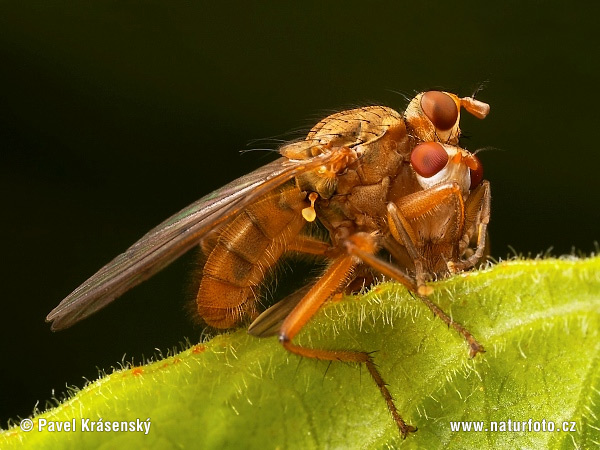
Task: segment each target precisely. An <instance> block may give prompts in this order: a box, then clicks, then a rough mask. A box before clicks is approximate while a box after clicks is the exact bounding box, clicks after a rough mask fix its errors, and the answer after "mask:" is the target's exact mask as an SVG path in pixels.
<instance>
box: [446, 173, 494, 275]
mask: <svg viewBox="0 0 600 450" xmlns="http://www.w3.org/2000/svg"><path fill="white" fill-rule="evenodd" d="M491 199H492V195H491V191H490V183H489V182H488V181H483V182H482V183H481V185H480V186H479V187H478V188H477V189H476V190H474V191H473V192H472V193H471V194H470V196H469V199H468V200H467V202H466V204H465V211H466V227H465V228H466V230H465V231H466V232H465V235H464V236H463V239H462V242H463V243H464V244H463V245H464V248H465V249H466V248H467V247H468V245H469V242H470V241H471V236H472V235H473V233H474V232H475V231H476V232H477V247H476V248H475V252H474V253H473V254H472V255H471V256H470V257H468V258H467V259H461V260H458V261H448V270H449V271H450V272H452V273H456V272H460V271H461V270H466V269H470V268H471V267H473V266H474V265H475V264H477V263H478V262H479V261H480V260H481V258H482V257H483V255H484V252H485V245H486V237H487V226H488V223H489V222H490V204H491Z"/></svg>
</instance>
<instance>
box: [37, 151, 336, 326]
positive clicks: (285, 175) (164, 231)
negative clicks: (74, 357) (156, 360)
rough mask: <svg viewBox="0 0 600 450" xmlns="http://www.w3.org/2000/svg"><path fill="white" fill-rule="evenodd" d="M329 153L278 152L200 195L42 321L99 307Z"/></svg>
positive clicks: (61, 322) (66, 322)
mask: <svg viewBox="0 0 600 450" xmlns="http://www.w3.org/2000/svg"><path fill="white" fill-rule="evenodd" d="M333 156H334V154H333V153H326V154H323V155H320V156H317V157H314V158H312V159H310V160H304V161H292V160H289V159H287V158H280V159H278V160H276V161H273V162H272V163H270V164H267V165H265V166H263V167H261V168H259V169H257V170H255V171H254V172H251V173H249V174H248V175H245V176H243V177H241V178H238V179H237V180H235V181H233V182H231V183H229V184H227V185H226V186H223V187H222V188H221V189H218V190H216V191H214V192H213V193H211V194H209V195H207V196H205V197H202V198H201V199H200V200H198V201H196V202H195V203H192V204H191V205H190V206H188V207H187V208H184V209H182V210H181V211H179V212H178V213H177V214H175V215H173V216H171V217H170V218H168V219H167V220H165V221H164V222H163V223H161V224H160V225H158V226H157V227H155V228H153V229H152V230H150V231H149V232H148V233H146V234H145V235H144V236H143V237H142V238H141V239H140V240H139V241H137V242H136V243H135V244H133V245H132V246H131V247H129V248H128V249H127V250H126V251H125V252H124V253H122V254H120V255H119V256H117V257H116V258H115V259H113V260H112V261H111V262H109V263H108V264H107V265H105V266H104V267H102V268H101V269H100V270H99V271H98V272H96V273H95V274H94V275H92V276H91V277H90V278H89V279H88V280H87V281H85V282H84V283H83V284H82V285H81V286H79V287H78V288H77V289H75V290H74V291H73V292H72V293H71V294H70V295H69V296H67V297H66V298H65V299H64V300H63V301H62V302H60V304H59V305H58V306H57V307H56V308H54V309H53V310H52V311H50V314H48V316H47V317H46V321H47V322H52V329H53V330H61V329H64V328H68V327H70V326H71V325H73V324H75V323H76V322H78V321H80V320H82V319H84V318H86V317H88V316H89V315H91V314H93V313H95V312H96V311H98V310H100V309H102V308H104V307H105V306H106V305H107V304H109V303H110V302H112V301H113V300H114V299H116V298H117V297H119V296H120V295H121V294H123V293H124V292H126V291H127V290H129V289H131V288H132V287H134V286H136V285H137V284H139V283H141V282H142V281H144V280H146V279H148V278H150V277H151V276H152V275H154V274H156V273H157V272H158V271H160V270H161V269H163V268H164V267H165V266H167V265H169V264H170V263H171V262H173V261H174V260H175V259H177V258H178V257H179V256H181V255H183V254H184V253H185V252H187V251H188V250H190V249H191V248H192V247H194V246H196V245H197V244H198V243H199V241H200V239H201V238H202V236H203V235H205V234H206V233H207V232H209V231H211V230H213V229H215V228H216V227H218V226H220V225H222V224H223V223H225V222H226V221H228V220H230V219H231V218H233V217H234V216H235V215H236V214H238V213H239V212H240V211H242V210H243V209H244V208H245V207H246V206H248V205H249V204H251V203H253V202H254V201H256V200H257V199H258V198H259V197H261V196H262V195H264V194H266V193H267V192H269V191H271V190H273V189H275V188H277V187H278V186H281V185H282V184H284V183H285V182H287V181H289V180H291V179H292V178H294V177H295V176H297V175H299V174H301V173H303V172H305V171H307V170H311V169H314V168H316V167H319V166H320V165H322V164H325V163H327V162H328V161H330V160H331V159H332V157H333Z"/></svg>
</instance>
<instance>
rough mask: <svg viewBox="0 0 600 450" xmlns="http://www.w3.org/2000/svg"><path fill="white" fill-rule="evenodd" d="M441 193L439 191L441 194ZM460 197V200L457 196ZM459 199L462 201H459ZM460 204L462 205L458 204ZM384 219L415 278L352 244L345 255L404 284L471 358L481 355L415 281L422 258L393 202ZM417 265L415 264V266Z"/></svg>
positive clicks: (479, 347) (450, 187)
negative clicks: (462, 343)
mask: <svg viewBox="0 0 600 450" xmlns="http://www.w3.org/2000/svg"><path fill="white" fill-rule="evenodd" d="M443 192H444V191H442V193H443ZM453 192H454V189H453V185H448V188H447V189H446V194H447V195H453ZM459 198H460V197H459ZM461 200H462V198H461ZM423 203H431V202H423ZM459 204H460V205H462V202H460V203H459ZM388 220H389V221H390V230H391V232H392V235H393V236H394V237H396V239H398V240H399V241H400V242H401V243H402V244H404V246H405V247H406V249H407V251H408V253H409V255H410V256H411V257H412V258H413V259H414V260H415V269H416V271H417V278H416V279H413V278H411V277H410V276H409V275H408V274H406V273H405V272H404V271H402V270H401V269H399V268H398V267H396V266H394V265H392V264H389V263H387V262H386V261H383V260H382V259H380V258H378V257H377V256H375V255H374V254H373V253H372V252H371V253H369V252H365V251H364V250H362V249H360V248H359V247H357V246H354V245H353V244H352V243H347V244H346V247H347V249H348V253H350V254H352V255H355V256H358V257H359V258H360V259H361V260H362V261H363V262H364V263H365V264H367V265H369V266H371V267H372V268H373V269H375V270H377V271H378V272H381V273H382V274H384V275H385V276H387V277H390V278H393V279H395V280H398V281H400V282H401V283H402V284H404V285H405V286H406V287H407V288H408V289H409V290H410V291H412V292H415V293H416V294H417V296H418V297H419V299H420V300H421V301H422V302H423V303H424V304H425V306H427V307H428V308H429V309H430V310H431V312H432V313H433V314H434V315H436V316H437V317H439V318H440V319H441V320H442V321H443V322H444V323H445V324H446V325H448V326H449V327H452V328H454V330H455V331H456V332H457V333H458V334H460V335H461V336H462V337H463V338H464V339H465V340H466V341H467V343H468V344H469V349H470V350H469V354H470V356H471V357H474V356H475V355H477V353H480V352H483V351H484V349H483V346H482V345H481V344H480V343H479V342H477V339H475V337H473V335H472V334H471V333H470V332H469V331H468V330H467V329H466V328H465V327H463V326H462V325H461V324H459V323H457V322H455V321H454V320H452V318H451V317H450V316H448V315H447V314H446V313H445V312H444V311H443V310H442V309H441V308H440V307H439V306H437V305H436V304H435V303H433V302H432V301H431V300H429V298H427V295H429V294H431V293H432V292H433V290H432V289H431V288H428V286H425V285H424V284H423V283H422V279H423V278H420V279H419V272H418V271H419V270H422V264H423V258H422V255H421V254H420V253H419V252H418V250H417V244H416V242H415V241H414V240H413V239H414V238H413V237H412V236H414V235H415V233H414V231H413V230H412V229H411V228H410V225H409V223H408V220H407V219H406V217H404V216H403V215H402V213H401V211H400V210H399V208H397V207H396V205H394V204H393V203H390V204H389V205H388ZM417 263H419V265H418V264H417ZM422 276H423V275H421V277H422Z"/></svg>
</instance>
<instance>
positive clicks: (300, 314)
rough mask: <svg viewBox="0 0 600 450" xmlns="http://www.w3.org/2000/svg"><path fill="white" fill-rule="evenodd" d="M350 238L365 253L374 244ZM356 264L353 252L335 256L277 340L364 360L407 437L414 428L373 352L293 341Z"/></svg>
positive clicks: (292, 348)
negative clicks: (365, 246) (372, 354)
mask: <svg viewBox="0 0 600 450" xmlns="http://www.w3.org/2000/svg"><path fill="white" fill-rule="evenodd" d="M349 241H350V242H353V241H354V244H353V245H355V246H357V247H360V248H364V245H363V244H365V243H366V244H367V246H368V247H369V246H371V247H369V248H366V249H364V250H365V251H366V252H368V253H372V252H373V251H374V250H375V249H374V246H372V245H371V244H372V239H366V240H365V239H361V238H360V236H357V235H354V236H351V237H350V238H349ZM358 264H359V261H358V260H357V258H355V257H354V256H352V255H349V254H343V255H340V256H338V257H337V258H336V259H335V260H334V261H333V263H332V264H331V265H330V266H329V268H328V269H327V270H326V271H325V273H324V274H323V276H322V277H321V278H320V279H319V281H317V283H316V284H315V285H314V286H312V288H311V289H310V290H309V291H308V292H307V293H306V295H305V296H304V297H303V298H302V300H300V302H299V303H298V304H297V305H296V307H295V308H294V309H293V310H292V312H291V313H290V314H289V315H288V316H287V317H286V319H285V320H284V322H283V324H282V325H281V328H280V330H279V342H280V343H281V344H282V345H283V347H284V348H285V349H286V350H288V351H289V352H292V353H295V354H297V355H300V356H304V357H307V358H313V359H319V360H325V361H343V362H351V363H359V364H364V365H365V366H366V367H367V370H368V371H369V373H370V374H371V377H372V378H373V380H374V381H375V384H376V385H377V387H378V388H379V391H380V392H381V395H382V396H383V398H384V400H385V402H386V405H387V407H388V409H389V411H390V413H391V414H392V417H393V418H394V421H395V422H396V424H397V426H398V429H399V430H400V434H401V435H402V437H406V435H407V434H408V433H410V432H413V431H416V428H414V427H412V426H410V425H408V424H407V423H406V422H405V421H404V420H403V419H402V417H401V416H400V414H399V413H398V409H397V408H396V405H395V403H394V399H393V397H392V394H391V393H390V391H389V390H388V388H387V385H386V383H385V381H384V380H383V378H382V376H381V374H380V373H379V371H378V370H377V367H376V366H375V363H374V361H373V358H372V356H371V355H370V354H369V353H368V352H363V351H353V350H322V349H315V348H307V347H303V346H301V345H298V344H295V343H293V342H292V341H293V339H294V337H295V336H296V335H297V334H298V333H299V332H300V330H301V329H302V328H303V327H304V325H305V324H306V323H307V322H308V321H309V320H310V318H311V317H312V316H313V315H314V314H315V313H316V312H317V311H318V310H319V308H320V307H321V305H322V304H323V303H324V302H325V301H326V300H327V299H328V298H329V297H330V296H331V295H332V294H333V293H335V292H337V291H338V290H339V289H340V288H342V287H343V286H345V284H347V283H348V281H349V280H350V279H351V278H352V275H353V272H354V270H355V268H356V266H357V265H358Z"/></svg>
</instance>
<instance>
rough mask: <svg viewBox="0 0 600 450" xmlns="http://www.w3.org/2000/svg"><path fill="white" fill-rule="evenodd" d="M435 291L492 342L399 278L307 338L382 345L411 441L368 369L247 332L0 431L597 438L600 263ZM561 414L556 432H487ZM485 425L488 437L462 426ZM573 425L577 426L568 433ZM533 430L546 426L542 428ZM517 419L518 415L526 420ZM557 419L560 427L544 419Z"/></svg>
mask: <svg viewBox="0 0 600 450" xmlns="http://www.w3.org/2000/svg"><path fill="white" fill-rule="evenodd" d="M434 286H435V288H436V291H435V293H434V294H433V295H432V299H433V300H434V301H435V302H436V303H437V304H439V305H440V306H441V307H442V308H443V309H444V310H445V311H446V312H447V313H448V314H450V315H451V316H452V317H453V318H454V319H455V320H456V321H458V322H460V323H462V324H463V325H465V326H466V327H467V328H468V329H469V330H470V331H471V332H472V333H473V335H474V336H475V337H476V338H477V339H478V340H479V341H480V342H481V343H482V344H483V345H484V346H485V348H486V350H487V352H486V353H484V354H480V355H478V356H477V357H476V358H475V359H470V358H469V357H468V349H467V345H466V343H465V341H464V340H463V339H462V338H461V337H459V336H458V335H457V334H456V333H455V332H454V331H453V330H451V329H448V328H447V327H446V326H445V325H444V324H443V323H442V321H441V320H439V319H437V318H434V317H432V315H431V313H430V312H429V310H428V309H427V308H426V307H425V306H424V305H423V304H422V303H421V302H419V301H418V300H416V299H414V298H413V297H412V296H411V295H409V294H408V293H407V291H406V289H404V288H403V287H402V286H399V285H397V284H393V283H384V284H380V285H378V286H376V287H375V288H373V289H372V290H371V291H370V292H369V293H367V294H365V295H363V296H361V297H359V296H355V297H348V298H346V299H344V301H342V302H337V303H335V302H330V303H329V304H327V305H326V306H325V307H323V308H322V310H321V311H320V312H319V314H317V316H316V317H315V318H314V319H313V320H312V321H311V322H310V323H309V324H308V326H307V327H306V328H305V329H304V330H303V331H302V332H301V333H300V335H299V337H298V342H299V343H302V344H304V345H307V346H314V347H315V348H331V349H357V350H367V351H376V353H375V355H374V357H375V361H376V363H377V364H378V367H379V369H380V371H381V373H382V375H383V377H384V379H385V380H386V382H387V383H388V384H389V389H390V391H391V392H392V394H393V396H394V398H395V400H396V405H397V406H398V409H399V411H400V412H401V414H402V415H403V417H404V419H405V420H406V421H407V422H408V423H410V424H412V425H415V426H418V428H419V430H418V431H417V432H416V433H413V434H411V435H410V436H408V438H407V439H406V440H404V441H403V440H402V439H400V437H399V433H398V430H397V428H396V425H395V423H394V422H393V420H392V419H391V417H390V415H389V413H388V411H387V409H386V406H385V402H384V400H383V398H382V397H381V395H380V393H379V391H378V389H377V387H376V386H375V384H374V383H373V381H372V380H371V378H370V376H369V374H368V372H367V371H366V370H365V369H364V368H362V369H361V368H359V367H358V366H356V365H353V364H345V363H337V362H336V363H332V364H331V365H329V363H328V362H323V361H315V360H309V359H301V358H299V357H297V356H295V355H292V354H289V353H287V352H286V351H285V350H283V349H282V348H281V347H280V345H279V344H278V343H277V340H276V339H275V338H269V339H256V338H253V337H250V336H248V335H247V334H246V333H245V331H244V330H240V331H237V332H234V333H231V334H226V335H221V336H217V337H215V338H214V339H212V340H211V341H209V342H206V343H204V344H199V345H196V346H193V347H191V348H190V349H188V350H186V351H183V352H181V353H180V354H178V355H176V356H174V357H170V358H166V359H164V360H160V361H157V362H154V363H150V364H148V365H145V366H141V367H137V368H133V369H129V370H120V371H115V372H114V373H112V374H111V375H108V376H106V377H104V378H102V379H100V380H98V381H96V382H94V383H91V384H90V385H88V386H86V387H85V388H84V389H83V390H81V391H80V392H78V393H77V394H76V395H74V396H73V397H72V398H70V399H69V400H67V401H66V402H64V403H63V404H61V405H59V406H58V407H56V408H54V409H51V410H49V411H46V412H45V413H42V414H40V415H38V416H36V417H34V418H33V420H34V430H33V431H30V432H24V431H21V430H20V429H19V427H14V428H12V429H10V430H8V431H5V432H3V433H2V434H0V447H1V448H3V449H6V448H14V447H19V446H21V445H25V446H27V447H30V448H36V449H38V448H94V447H99V448H116V447H124V446H129V447H131V448H137V447H144V448H175V447H184V448H303V449H304V448H334V447H335V448H353V447H355V448H364V447H370V448H372V447H375V448H385V447H396V446H402V447H403V448H438V447H450V448H574V447H578V448H591V447H596V446H598V443H599V442H600V419H599V418H600V371H599V361H600V359H599V356H600V339H599V338H598V337H599V330H600V258H597V257H596V258H590V259H583V260H579V259H575V258H570V259H547V260H528V261H511V262H504V263H501V264H498V265H496V266H494V267H492V268H490V269H486V270H481V271H478V272H469V273H465V274H462V275H459V276H456V277H454V278H452V279H449V280H446V281H443V282H439V283H436V284H435V285H434ZM73 418H75V421H76V424H77V427H78V430H80V429H81V420H80V419H81V418H87V419H90V422H91V421H97V420H98V419H99V418H102V419H103V423H106V422H112V421H130V420H131V421H134V420H136V419H140V420H142V421H145V420H146V419H148V418H149V419H150V422H151V426H150V431H149V434H148V435H145V434H144V433H143V432H137V431H134V432H122V431H119V432H112V431H110V432H108V431H107V432H82V431H78V432H76V433H72V432H48V431H43V432H39V431H37V428H38V427H39V423H40V420H42V419H46V420H48V421H52V420H53V421H58V420H62V421H64V420H71V419H73ZM529 419H532V422H531V423H532V427H534V428H533V429H535V427H536V426H537V425H539V426H541V425H542V421H543V420H545V421H546V423H547V422H548V421H552V422H553V423H554V424H555V427H556V429H558V428H561V431H560V432H559V431H556V430H555V431H554V432H543V431H540V432H535V431H533V429H532V431H527V427H528V424H527V423H526V424H525V427H526V431H522V429H521V431H504V432H502V431H490V430H491V427H492V421H495V422H498V423H499V426H502V423H504V426H506V427H508V421H509V420H510V421H512V422H513V423H511V426H512V429H514V427H515V424H514V422H522V421H529ZM451 421H477V422H480V421H481V422H482V423H483V428H484V429H485V428H487V429H488V431H487V432H486V431H481V432H476V431H471V432H467V431H458V432H454V431H452V430H451V424H450V422H451ZM563 422H569V424H568V425H569V426H571V423H573V424H574V427H575V430H576V431H573V432H571V431H562V428H563ZM536 424H537V425H536ZM519 425H521V423H519ZM546 427H548V425H546Z"/></svg>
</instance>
